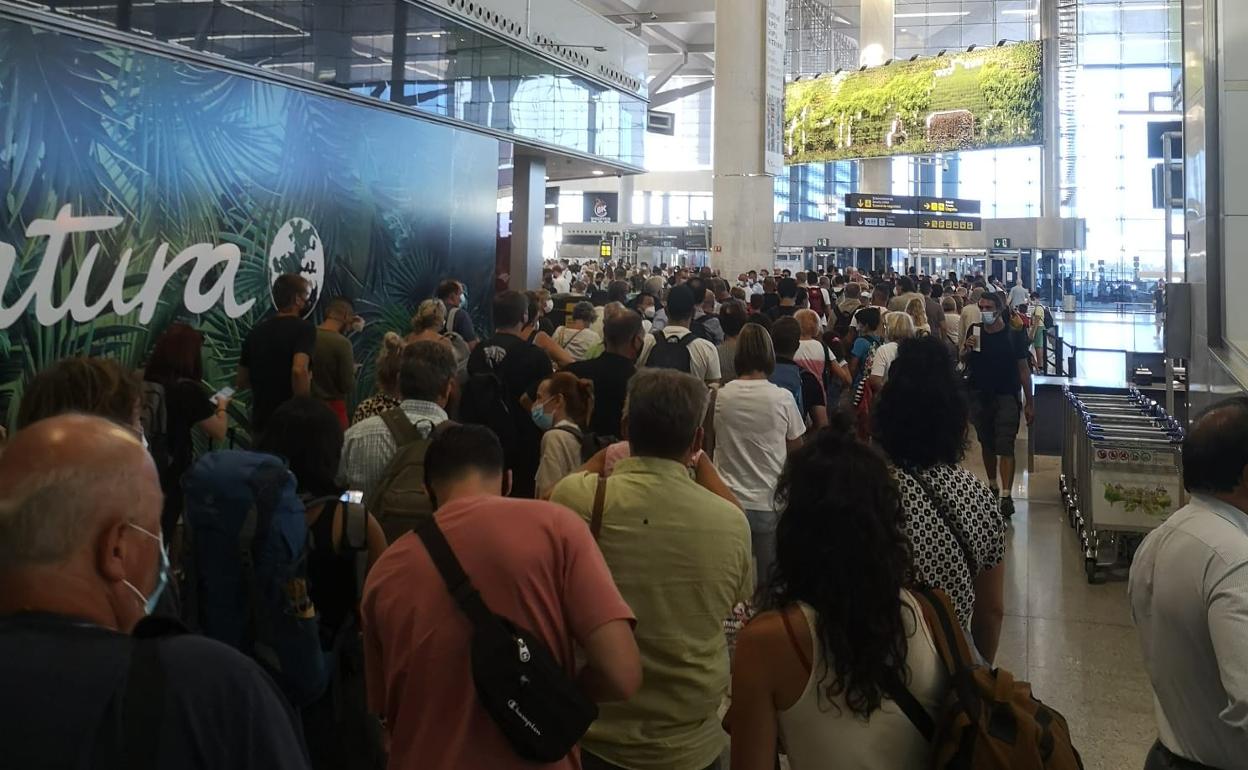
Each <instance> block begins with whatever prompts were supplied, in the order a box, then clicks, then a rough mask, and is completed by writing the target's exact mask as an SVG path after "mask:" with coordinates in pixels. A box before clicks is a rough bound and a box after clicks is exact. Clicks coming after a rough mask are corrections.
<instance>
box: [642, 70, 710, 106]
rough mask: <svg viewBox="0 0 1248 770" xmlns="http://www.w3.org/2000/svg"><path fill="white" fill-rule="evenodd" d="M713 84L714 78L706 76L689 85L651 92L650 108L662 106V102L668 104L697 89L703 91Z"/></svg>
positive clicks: (696, 91)
mask: <svg viewBox="0 0 1248 770" xmlns="http://www.w3.org/2000/svg"><path fill="white" fill-rule="evenodd" d="M713 85H715V79H714V78H711V77H708V78H707V79H706V80H703V81H702V82H700V83H690V84H689V85H687V86H681V87H680V88H669V89H667V90H666V91H660V92H659V93H657V94H651V95H650V109H654V108H655V107H662V106H663V105H664V104H670V103H671V102H674V101H676V100H677V99H683V98H684V97H686V96H691V95H693V94H696V93H698V92H699V91H705V90H706V89H708V88H710V87H711V86H713Z"/></svg>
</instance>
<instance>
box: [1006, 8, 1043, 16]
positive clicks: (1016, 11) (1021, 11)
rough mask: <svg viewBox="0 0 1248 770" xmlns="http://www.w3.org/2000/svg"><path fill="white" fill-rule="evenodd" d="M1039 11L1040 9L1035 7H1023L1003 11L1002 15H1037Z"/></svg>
mask: <svg viewBox="0 0 1248 770" xmlns="http://www.w3.org/2000/svg"><path fill="white" fill-rule="evenodd" d="M1038 13H1039V11H1037V10H1036V9H1035V8H1022V9H1018V8H1016V9H1014V10H1012V11H1002V12H1001V15H1002V16H1035V15H1036V14H1038Z"/></svg>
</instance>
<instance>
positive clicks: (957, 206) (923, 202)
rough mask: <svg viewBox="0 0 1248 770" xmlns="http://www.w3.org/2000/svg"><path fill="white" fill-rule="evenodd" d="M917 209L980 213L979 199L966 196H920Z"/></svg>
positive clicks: (919, 210)
mask: <svg viewBox="0 0 1248 770" xmlns="http://www.w3.org/2000/svg"><path fill="white" fill-rule="evenodd" d="M917 202H918V206H916V207H915V209H914V210H915V211H918V212H920V213H923V214H978V213H979V211H980V206H979V201H972V200H966V199H964V198H927V197H924V196H919V197H918V199H917Z"/></svg>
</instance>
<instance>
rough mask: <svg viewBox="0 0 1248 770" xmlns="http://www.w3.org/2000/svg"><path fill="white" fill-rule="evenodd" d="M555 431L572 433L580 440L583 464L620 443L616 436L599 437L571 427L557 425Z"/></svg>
mask: <svg viewBox="0 0 1248 770" xmlns="http://www.w3.org/2000/svg"><path fill="white" fill-rule="evenodd" d="M554 429H555V430H561V431H563V432H565V433H571V434H572V435H573V436H576V437H577V438H578V439H580V442H581V462H583V463H587V462H589V460H590V458H592V457H593V456H594V455H596V454H598V453H599V452H601V451H602V450H604V449H606V448H607V447H609V446H611V445H612V444H614V443H615V442H617V441H619V439H618V438H617V437H615V436H599V435H598V434H597V433H593V432H586V431H582V430H581V429H580V428H574V427H572V426H571V425H556V426H555V428H554Z"/></svg>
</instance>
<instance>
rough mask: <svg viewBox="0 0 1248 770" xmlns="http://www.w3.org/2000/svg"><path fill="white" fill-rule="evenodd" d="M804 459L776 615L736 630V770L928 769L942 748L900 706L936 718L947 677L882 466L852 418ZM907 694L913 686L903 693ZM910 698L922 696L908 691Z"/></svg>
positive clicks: (781, 492) (789, 517)
mask: <svg viewBox="0 0 1248 770" xmlns="http://www.w3.org/2000/svg"><path fill="white" fill-rule="evenodd" d="M836 420H837V421H838V422H839V423H840V424H839V425H838V424H834V425H833V426H832V427H831V428H830V429H828V430H823V431H820V433H819V435H818V437H817V438H816V439H815V440H814V441H812V442H810V443H808V444H807V445H806V446H804V447H803V448H801V449H800V450H798V451H796V452H794V454H793V456H792V457H791V458H790V460H789V465H788V467H787V468H786V470H785V473H784V475H783V476H782V477H781V479H780V483H779V487H778V488H777V497H778V498H780V499H781V500H783V501H784V510H783V516H781V518H780V524H779V528H778V530H777V532H776V539H777V544H776V545H777V549H776V563H775V568H774V570H773V580H772V582H771V583H770V584H769V585H768V586H767V587H766V589H765V590H764V592H763V606H764V607H765V609H766V611H765V612H763V613H762V614H760V615H758V616H757V617H755V618H754V619H753V620H752V621H750V623H749V624H748V625H746V626H745V628H744V629H743V630H742V631H741V632H740V633H739V635H738V636H737V646H736V653H735V656H734V659H733V666H732V707H731V708H730V709H729V711H728V716H727V717H726V719H725V723H726V725H727V727H728V728H729V729H730V731H731V733H732V770H773V769H774V768H775V762H776V745H777V742H778V741H779V740H783V743H784V746H785V749H786V753H787V754H788V760H789V766H790V767H791V768H792V770H824V768H833V767H834V768H837V770H868V769H871V770H874V769H875V768H888V769H889V770H919V768H925V767H928V765H929V762H930V750H931V747H930V745H929V744H928V742H927V741H926V740H925V739H924V737H923V735H922V733H920V731H919V729H918V728H917V727H916V726H915V725H914V723H913V722H911V721H910V718H909V717H908V716H907V715H906V712H905V711H903V710H902V708H901V707H900V706H898V701H897V700H896V699H901V700H902V701H903V702H907V703H913V704H914V705H913V708H914V712H913V713H915V714H916V716H917V714H918V711H919V710H922V711H923V712H926V714H927V715H928V716H929V717H931V718H932V719H935V718H936V717H937V716H938V715H939V713H940V709H941V705H942V702H943V700H944V698H945V695H946V693H947V690H948V675H947V674H946V673H945V670H944V666H943V664H942V662H941V660H940V657H939V655H938V653H937V651H936V645H935V641H934V639H933V637H932V631H931V629H930V628H929V627H928V625H927V623H926V622H925V620H924V616H923V614H922V610H921V609H920V605H919V600H918V598H917V597H916V596H915V595H913V594H911V593H910V592H909V591H907V590H906V589H905V588H904V586H905V581H906V580H907V577H908V573H909V572H910V570H911V563H910V544H909V541H908V538H907V537H906V532H905V516H904V515H903V512H902V506H901V499H900V497H899V496H898V493H897V487H896V486H895V485H894V484H893V483H892V479H891V478H890V474H889V468H888V465H887V463H886V462H885V461H884V458H883V457H881V456H880V455H879V454H878V453H877V452H876V451H875V450H874V449H871V448H870V447H868V446H866V445H864V444H861V443H859V442H858V441H857V440H856V439H855V437H854V433H853V431H852V430H851V428H852V425H851V424H850V420H849V419H848V417H846V416H845V415H843V414H841V415H838V417H837V418H836ZM902 688H904V691H903V689H902ZM905 693H908V694H909V696H910V697H907V695H906V694H905Z"/></svg>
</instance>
